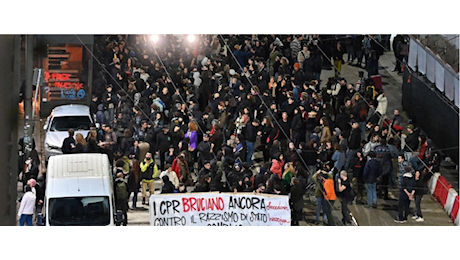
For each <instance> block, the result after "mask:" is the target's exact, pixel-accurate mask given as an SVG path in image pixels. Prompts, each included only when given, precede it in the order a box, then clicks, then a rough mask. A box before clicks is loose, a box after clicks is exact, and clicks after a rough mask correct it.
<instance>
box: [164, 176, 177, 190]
mask: <svg viewBox="0 0 460 260" xmlns="http://www.w3.org/2000/svg"><path fill="white" fill-rule="evenodd" d="M161 179H162V180H163V187H162V188H161V194H165V193H174V190H175V187H174V184H173V183H172V182H171V181H170V180H169V177H168V175H163V177H161Z"/></svg>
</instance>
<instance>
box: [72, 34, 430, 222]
mask: <svg viewBox="0 0 460 260" xmlns="http://www.w3.org/2000/svg"><path fill="white" fill-rule="evenodd" d="M126 37H128V38H126ZM303 37H304V36H300V35H299V36H296V37H292V36H291V35H278V36H274V37H273V36H271V35H269V36H266V37H265V36H264V37H261V36H259V37H258V38H257V36H256V38H255V39H253V38H247V39H246V37H245V36H244V35H239V36H237V35H222V37H212V36H211V35H201V36H198V37H197V41H196V43H195V44H196V45H195V48H194V49H193V51H191V49H190V47H189V46H186V44H185V43H184V42H180V41H177V42H176V41H175V36H165V40H166V41H164V42H165V44H164V46H162V48H156V52H155V51H153V48H152V47H151V46H150V45H149V44H147V42H145V40H144V39H143V37H140V36H139V37H131V36H122V35H118V36H109V37H107V41H106V42H102V43H101V45H100V46H102V47H101V48H100V49H99V50H98V52H100V55H101V56H102V57H101V59H100V60H102V61H103V62H104V66H105V67H106V69H108V70H109V72H110V73H109V74H108V75H106V76H105V78H104V80H105V82H107V83H105V85H104V84H103V85H104V86H103V87H102V91H101V93H100V95H99V94H98V95H97V97H94V98H93V103H94V104H93V103H91V111H92V113H95V114H96V121H97V122H98V123H100V124H104V125H103V129H100V131H99V132H96V131H94V130H92V131H91V132H90V134H89V136H88V137H87V140H86V143H87V145H86V148H85V149H86V150H87V151H88V152H99V151H101V152H103V153H106V154H107V155H108V156H109V160H110V163H111V164H112V163H113V162H114V161H117V160H118V159H119V158H118V157H122V158H123V159H124V166H123V169H124V172H128V166H129V165H131V166H130V167H129V172H130V176H129V178H128V180H129V183H130V185H129V186H130V192H133V193H134V194H135V195H136V194H137V190H138V187H137V186H136V185H135V184H136V183H137V184H138V183H139V182H142V196H143V204H145V199H146V197H147V196H146V191H147V189H149V191H150V195H151V194H153V192H154V191H155V187H154V182H153V179H154V178H155V177H156V175H157V174H158V173H157V172H158V166H156V163H155V160H156V159H157V158H155V157H156V155H158V160H159V161H157V163H158V165H159V166H160V170H164V169H165V168H168V170H167V173H162V174H161V176H160V177H161V178H162V177H164V176H168V179H169V181H170V182H172V183H173V186H174V188H175V190H176V189H177V188H179V191H178V192H186V191H187V188H186V187H187V186H195V182H194V180H193V179H192V176H193V178H195V177H198V178H197V179H196V183H197V184H196V186H198V187H199V188H198V189H195V190H196V191H198V190H200V191H209V190H213V191H228V190H230V188H231V187H230V186H235V189H236V190H250V189H252V190H254V189H255V190H256V192H265V193H270V194H288V191H289V190H290V189H291V195H292V188H293V187H294V186H291V185H290V184H291V182H292V180H293V174H294V173H299V172H300V173H302V172H307V174H310V176H311V175H313V174H315V173H316V172H317V169H318V167H317V166H320V164H321V163H320V162H322V163H323V164H327V163H328V162H331V161H333V162H334V164H335V168H336V169H337V170H339V171H340V170H345V171H347V172H350V171H351V170H352V171H353V177H355V178H357V185H356V186H357V190H358V192H357V193H358V196H357V201H359V200H360V199H361V198H362V197H363V195H364V194H363V185H362V184H363V183H366V189H368V197H369V196H370V199H368V206H375V202H376V196H372V193H373V190H374V189H372V185H375V183H376V182H377V177H378V176H375V175H376V174H378V172H379V169H380V170H381V168H382V165H381V164H378V165H377V164H375V162H374V161H376V162H377V163H380V161H377V159H375V158H371V159H370V160H369V162H367V163H366V160H367V158H366V157H367V156H369V155H370V154H372V152H373V151H374V148H375V147H376V146H377V145H380V139H384V138H385V137H386V136H385V137H382V138H381V135H382V134H381V133H376V134H375V135H374V134H372V135H371V137H372V136H373V138H372V140H370V142H368V143H367V144H366V145H365V146H364V148H362V144H361V141H362V140H364V139H365V138H364V137H365V136H366V128H365V126H366V123H367V122H368V120H369V119H370V118H371V117H372V115H374V113H373V111H376V112H375V116H374V117H373V118H372V120H373V121H375V119H377V121H376V122H378V121H380V117H379V116H381V115H385V113H386V98H385V96H384V94H383V93H381V95H379V96H376V92H375V86H374V84H373V82H372V81H371V80H369V79H365V78H364V75H361V76H360V81H359V84H356V88H355V86H354V85H353V84H348V83H347V79H344V78H331V79H329V81H328V82H327V83H325V84H321V89H320V87H319V83H320V82H319V75H320V74H321V70H322V67H323V66H322V65H323V62H322V61H323V58H325V57H323V56H324V55H323V53H322V50H325V51H326V56H327V57H326V59H327V60H330V59H331V58H333V60H334V63H335V65H336V66H337V67H338V71H337V74H339V73H340V72H341V69H342V68H341V67H340V66H343V60H342V56H343V50H342V49H343V47H345V46H346V49H347V51H350V50H352V49H353V48H352V47H354V52H355V53H348V54H349V55H348V60H349V62H352V61H353V60H354V58H355V57H357V58H358V63H360V62H361V58H362V56H364V57H365V64H366V65H367V70H368V72H369V74H374V73H375V71H376V67H375V64H376V61H378V56H379V55H380V53H377V52H376V51H375V43H373V41H375V39H374V38H371V37H368V35H357V36H354V35H353V36H350V37H347V38H346V39H344V38H343V37H338V38H335V39H332V40H330V39H326V38H322V37H321V36H318V35H307V36H306V37H305V40H303V39H304V38H303ZM221 38H223V39H221ZM352 39H353V40H354V42H353V41H350V40H352ZM113 40H116V41H117V43H116V44H115V43H114V42H113ZM103 41H105V40H103ZM121 42H123V44H121ZM326 42H327V44H328V45H327V48H326V45H325V44H326ZM342 43H343V44H344V45H345V46H341V45H342ZM106 46H107V48H105V47H106ZM117 49H118V51H117ZM120 49H123V51H121V50H120ZM372 51H374V52H372ZM98 52H95V53H96V55H98V54H97V53H98ZM371 52H372V55H370V54H371ZM115 53H117V59H115V60H114V59H113V58H114V54H115ZM211 53H212V55H211ZM124 54H126V55H124ZM156 54H158V56H159V57H157V55H156ZM232 54H234V55H235V57H233V55H232ZM119 56H126V57H119ZM370 56H372V57H370ZM264 61H268V62H267V64H265V62H264ZM296 63H297V64H296ZM163 64H164V66H163ZM377 72H378V70H377ZM315 79H316V80H315ZM358 85H359V86H358ZM366 89H368V91H366ZM101 101H102V103H101ZM377 101H378V102H377ZM369 102H370V103H371V107H369V106H368V104H369ZM98 103H100V105H102V106H100V107H98V106H97V105H98ZM375 107H377V108H375ZM99 108H100V109H99ZM98 109H99V111H98ZM395 115H396V112H395ZM398 115H399V111H398ZM401 121H402V119H400V118H399V117H396V116H395V123H398V124H399V125H400V124H401ZM376 125H378V124H376ZM395 125H397V124H395ZM389 130H390V129H389ZM407 130H408V132H409V134H408V137H407V138H406V147H404V148H405V149H404V150H403V151H401V152H405V153H406V155H407V158H406V160H407V161H409V160H410V158H416V157H415V154H412V151H417V148H418V136H419V130H418V129H415V128H414V127H413V126H412V125H409V126H408V129H407ZM414 130H415V131H414ZM411 131H412V132H415V134H414V135H412V132H411ZM69 135H70V132H69ZM72 136H73V134H72ZM390 137H391V136H390ZM259 141H260V143H261V146H260V147H256V143H258V142H259ZM79 142H80V141H78V142H77V144H76V146H78V143H79ZM67 143H68V144H66V147H65V148H64V146H63V149H64V150H66V151H67V150H68V152H69V153H70V151H72V149H74V148H72V146H71V143H74V144H75V143H76V142H75V140H74V141H72V140H71V139H70V136H69V139H67ZM97 143H99V146H95V144H97ZM336 144H337V145H338V146H336ZM395 147H396V146H395ZM409 148H413V149H409ZM361 149H362V150H361ZM78 150H79V148H77V151H78ZM361 151H362V152H361ZM156 152H158V154H156ZM258 152H261V153H262V154H263V158H256V156H255V155H257V154H256V153H258ZM391 152H392V154H393V155H394V154H395V152H396V151H394V149H393V151H391ZM398 152H399V151H398ZM419 152H421V151H420V150H419ZM154 155H155V157H154ZM418 155H420V156H421V154H420V153H419V154H418ZM371 157H372V156H371ZM135 160H138V162H141V163H140V165H139V168H140V169H139V171H140V172H139V174H140V176H138V179H136V178H135V177H136V176H137V175H136V174H131V172H133V169H134V171H136V170H135V169H136V168H137V166H136V164H137V163H135ZM415 160H416V159H413V160H412V161H410V162H411V163H412V164H413V165H414V166H415V163H414V161H415ZM242 162H247V163H250V164H252V166H253V167H251V169H249V167H245V166H244V165H242V164H241V163H242ZM166 164H172V167H171V169H169V167H163V166H165V165H166ZM285 164H286V165H287V166H286V167H287V168H288V171H283V170H284V165H285ZM317 164H318V165H317ZM261 166H262V167H261ZM417 166H418V167H420V166H421V165H420V163H417ZM155 167H156V168H155ZM291 167H292V168H291ZM155 169H156V170H155ZM329 170H330V169H329ZM329 170H328V171H329ZM155 171H156V172H155ZM251 171H252V172H251ZM171 173H173V174H171ZM284 173H285V174H284ZM350 173H351V172H350ZM163 175H164V176H163ZM173 175H176V176H175V177H176V178H174V176H173ZM270 176H271V177H270ZM383 177H385V178H386V175H385V176H383ZM302 178H304V177H303V176H298V180H299V182H300V180H301V179H302ZM331 178H332V177H331ZM176 179H177V181H176ZM305 179H308V176H307V177H306V178H305ZM313 179H314V180H315V178H313ZM326 179H327V178H326ZM227 180H228V182H229V183H227ZM390 180H391V178H390ZM249 181H250V182H251V184H250V185H248V184H249ZM343 181H345V180H343ZM347 181H349V180H347ZM178 182H182V183H183V184H184V185H185V186H180V185H179V184H178ZM252 182H254V183H252ZM385 183H386V179H385V180H384V182H383V183H382V185H384V184H385ZM390 183H391V181H390ZM261 184H262V185H265V186H261V187H259V185H261ZM283 184H284V185H283ZM320 185H322V182H321V183H320ZM320 185H318V186H317V187H318V188H319V186H320ZM131 187H132V188H131ZM262 187H264V188H262ZM195 188H196V187H195ZM191 189H193V188H191ZM347 189H348V188H346V189H345V190H347ZM262 190H263V191H262ZM348 190H351V189H348ZM319 192H320V194H321V196H320V197H318V199H319V207H318V208H319V211H317V216H316V220H317V221H319V214H320V212H321V206H324V205H326V204H324V203H323V202H324V200H321V197H323V196H324V195H323V194H322V191H321V189H319ZM369 194H370V195H369ZM374 197H375V201H374ZM147 199H148V198H147ZM136 201H137V200H135V199H134V197H133V207H135V206H136V205H135V204H136ZM334 201H335V199H331V198H329V201H327V204H328V205H329V206H328V207H324V209H323V213H326V212H327V210H326V208H328V209H329V210H333V208H332V207H330V204H332V203H333V202H334ZM323 204H324V205H323ZM323 220H326V218H323ZM327 220H328V221H333V218H330V219H327ZM345 222H346V223H347V221H345ZM331 223H332V222H331ZM293 224H294V223H293ZM295 224H297V223H295Z"/></svg>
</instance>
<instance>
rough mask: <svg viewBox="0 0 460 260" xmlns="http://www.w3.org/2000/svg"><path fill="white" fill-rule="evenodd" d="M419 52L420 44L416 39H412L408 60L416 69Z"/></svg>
mask: <svg viewBox="0 0 460 260" xmlns="http://www.w3.org/2000/svg"><path fill="white" fill-rule="evenodd" d="M417 52H418V44H417V42H416V41H414V40H413V39H410V42H409V60H408V65H409V67H410V68H411V69H412V70H414V71H416V70H417V68H416V66H417Z"/></svg>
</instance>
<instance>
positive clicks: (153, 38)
mask: <svg viewBox="0 0 460 260" xmlns="http://www.w3.org/2000/svg"><path fill="white" fill-rule="evenodd" d="M150 39H151V40H152V42H154V43H156V42H158V40H159V37H158V35H157V34H153V35H152V36H150Z"/></svg>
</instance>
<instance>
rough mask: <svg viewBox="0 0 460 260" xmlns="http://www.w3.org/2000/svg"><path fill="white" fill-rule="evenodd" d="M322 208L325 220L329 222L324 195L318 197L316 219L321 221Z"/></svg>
mask: <svg viewBox="0 0 460 260" xmlns="http://www.w3.org/2000/svg"><path fill="white" fill-rule="evenodd" d="M321 208H323V221H324V222H327V216H326V201H325V200H324V197H321V198H318V197H317V198H316V219H315V220H316V221H319V215H320V214H321Z"/></svg>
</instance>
